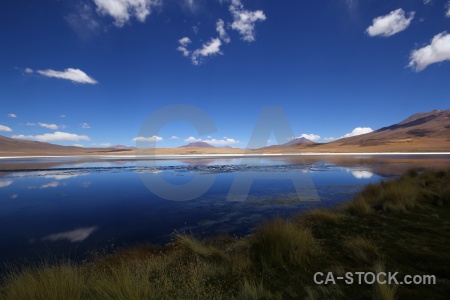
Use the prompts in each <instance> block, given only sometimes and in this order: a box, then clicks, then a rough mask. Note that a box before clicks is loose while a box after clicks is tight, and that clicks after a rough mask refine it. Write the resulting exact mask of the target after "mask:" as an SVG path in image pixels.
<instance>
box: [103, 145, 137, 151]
mask: <svg viewBox="0 0 450 300" xmlns="http://www.w3.org/2000/svg"><path fill="white" fill-rule="evenodd" d="M108 148H109V149H116V150H134V149H137V148H136V147H129V146H125V145H122V144H119V145H114V146H111V147H108Z"/></svg>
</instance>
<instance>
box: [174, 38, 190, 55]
mask: <svg viewBox="0 0 450 300" xmlns="http://www.w3.org/2000/svg"><path fill="white" fill-rule="evenodd" d="M191 42H192V41H191V39H190V38H188V37H184V38H181V39H179V40H178V43H180V46H178V48H177V50H178V51H180V52H181V53H183V56H186V57H187V56H189V55H190V54H191V52H190V51H189V50H188V49H187V46H188V45H189V44H190V43H191Z"/></svg>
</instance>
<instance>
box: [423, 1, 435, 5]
mask: <svg viewBox="0 0 450 300" xmlns="http://www.w3.org/2000/svg"><path fill="white" fill-rule="evenodd" d="M432 1H433V0H423V4H425V5H427V4H430V3H431V2H432Z"/></svg>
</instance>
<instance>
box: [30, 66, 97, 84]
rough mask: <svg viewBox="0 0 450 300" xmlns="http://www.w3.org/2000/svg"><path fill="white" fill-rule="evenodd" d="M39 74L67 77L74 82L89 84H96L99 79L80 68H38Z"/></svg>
mask: <svg viewBox="0 0 450 300" xmlns="http://www.w3.org/2000/svg"><path fill="white" fill-rule="evenodd" d="M37 72H38V73H39V74H41V75H44V76H47V77H53V78H59V79H67V80H70V81H72V82H77V83H83V84H84V83H88V84H96V83H97V81H96V80H95V79H93V78H92V77H90V76H89V75H87V74H86V73H84V72H83V71H81V70H80V69H72V68H68V69H65V70H64V71H55V70H50V69H49V70H38V71H37Z"/></svg>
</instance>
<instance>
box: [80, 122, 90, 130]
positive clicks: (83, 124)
mask: <svg viewBox="0 0 450 300" xmlns="http://www.w3.org/2000/svg"><path fill="white" fill-rule="evenodd" d="M80 126H81V128H83V129H89V128H91V126H89V124H88V123H81V124H80Z"/></svg>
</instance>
